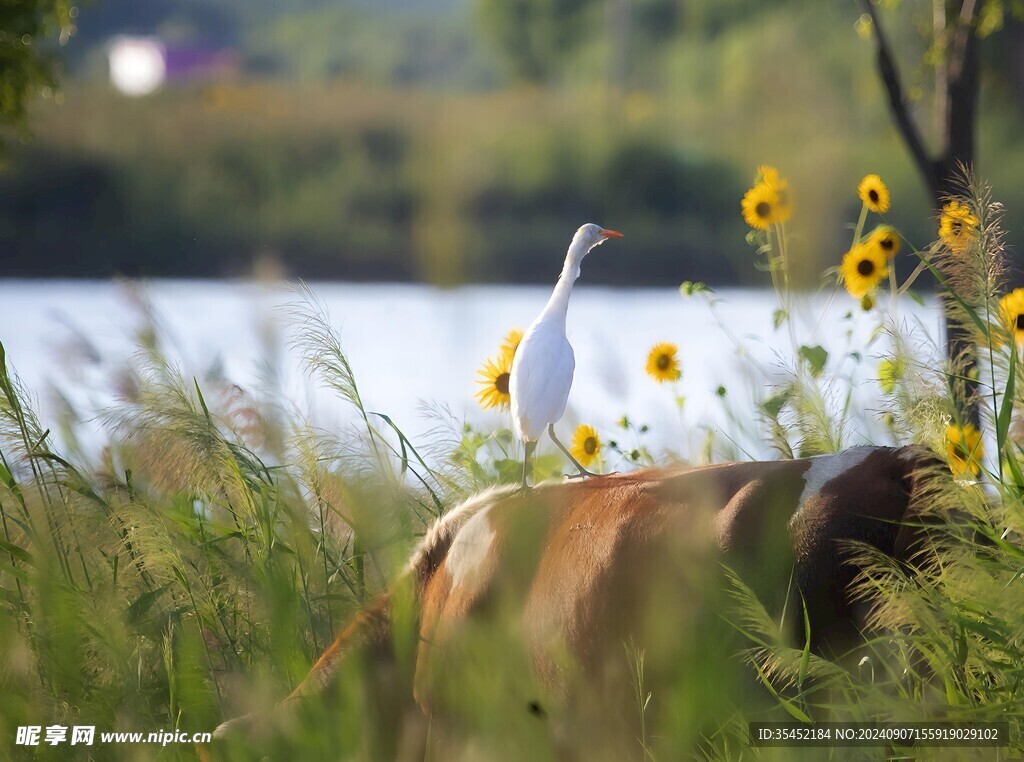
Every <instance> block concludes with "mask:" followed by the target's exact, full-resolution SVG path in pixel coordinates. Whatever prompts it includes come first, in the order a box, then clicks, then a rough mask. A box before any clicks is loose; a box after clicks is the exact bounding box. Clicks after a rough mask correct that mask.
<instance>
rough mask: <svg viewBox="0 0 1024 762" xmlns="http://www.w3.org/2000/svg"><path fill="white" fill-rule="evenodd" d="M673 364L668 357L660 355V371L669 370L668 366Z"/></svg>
mask: <svg viewBox="0 0 1024 762" xmlns="http://www.w3.org/2000/svg"><path fill="white" fill-rule="evenodd" d="M671 364H672V360H671V358H670V357H669V356H668V355H658V363H657V365H658V370H668V366H669V365H671Z"/></svg>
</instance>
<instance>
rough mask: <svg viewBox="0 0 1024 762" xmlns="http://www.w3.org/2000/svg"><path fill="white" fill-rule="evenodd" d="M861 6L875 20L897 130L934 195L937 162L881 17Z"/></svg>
mask: <svg viewBox="0 0 1024 762" xmlns="http://www.w3.org/2000/svg"><path fill="white" fill-rule="evenodd" d="M861 5H862V6H863V7H864V12H865V13H867V14H868V16H869V17H870V18H871V29H872V31H873V33H874V37H875V43H876V46H877V52H878V58H877V65H878V75H879V76H880V77H881V79H882V83H883V84H884V85H885V90H886V92H887V93H888V95H889V109H890V111H892V116H893V119H894V120H895V121H896V126H897V128H898V129H899V131H900V135H902V137H903V141H904V142H905V143H906V144H907V148H909V149H910V153H911V154H912V155H913V157H914V161H915V162H917V168H918V170H920V172H921V174H922V175H924V180H925V183H926V184H927V185H928V187H929V188H930V189H931V190H932V193H933V195H934V193H935V189H936V188H937V186H938V177H937V173H936V171H935V162H933V161H932V159H931V157H930V156H929V155H928V152H927V151H926V150H925V147H924V141H923V140H922V139H921V133H920V132H918V129H917V126H916V125H915V124H914V121H913V119H911V117H910V110H909V109H908V108H907V100H906V97H905V96H904V94H903V85H902V84H901V83H900V77H899V74H898V73H897V72H896V63H895V61H894V59H893V56H892V50H891V48H890V47H889V41H888V40H887V39H886V36H885V32H884V31H883V30H882V25H881V24H880V23H879V21H878V13H877V12H876V11H875V6H874V4H873V3H872V1H871V0H861Z"/></svg>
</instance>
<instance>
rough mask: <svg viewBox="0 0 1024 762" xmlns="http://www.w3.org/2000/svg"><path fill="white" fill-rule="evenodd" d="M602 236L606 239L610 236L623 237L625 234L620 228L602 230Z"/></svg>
mask: <svg viewBox="0 0 1024 762" xmlns="http://www.w3.org/2000/svg"><path fill="white" fill-rule="evenodd" d="M601 237H602V238H604V239H608V238H622V237H623V235H622V233H620V232H619V231H618V230H602V231H601Z"/></svg>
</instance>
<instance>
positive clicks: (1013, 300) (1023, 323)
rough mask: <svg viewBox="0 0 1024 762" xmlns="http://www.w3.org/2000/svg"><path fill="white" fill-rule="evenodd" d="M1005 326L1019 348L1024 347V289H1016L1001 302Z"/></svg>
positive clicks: (1000, 309)
mask: <svg viewBox="0 0 1024 762" xmlns="http://www.w3.org/2000/svg"><path fill="white" fill-rule="evenodd" d="M999 311H1000V312H1001V313H1002V314H1003V324H1004V325H1005V326H1006V330H1007V332H1008V333H1009V334H1011V335H1012V336H1013V339H1014V341H1016V342H1017V346H1018V347H1024V288H1015V289H1014V290H1013V291H1011V292H1010V293H1008V294H1007V295H1006V296H1004V297H1003V298H1002V299H1000V300H999Z"/></svg>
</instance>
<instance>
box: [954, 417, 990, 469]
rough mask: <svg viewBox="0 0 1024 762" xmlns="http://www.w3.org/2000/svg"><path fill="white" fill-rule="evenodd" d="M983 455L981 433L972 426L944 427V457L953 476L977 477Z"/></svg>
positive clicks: (970, 424)
mask: <svg viewBox="0 0 1024 762" xmlns="http://www.w3.org/2000/svg"><path fill="white" fill-rule="evenodd" d="M984 454H985V450H984V447H983V446H982V442H981V432H979V431H978V430H977V429H976V428H974V424H972V423H967V424H964V426H963V428H960V427H958V426H947V427H946V457H947V458H948V460H949V469H950V471H952V472H953V476H955V477H957V478H967V477H969V476H972V475H973V476H977V475H978V474H979V473H980V472H981V459H982V457H984Z"/></svg>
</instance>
